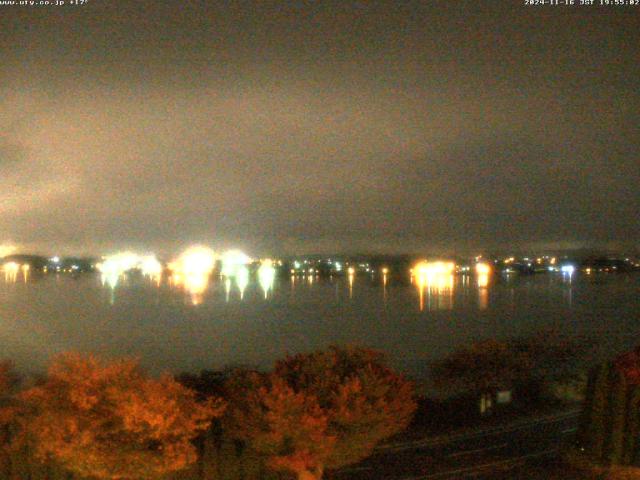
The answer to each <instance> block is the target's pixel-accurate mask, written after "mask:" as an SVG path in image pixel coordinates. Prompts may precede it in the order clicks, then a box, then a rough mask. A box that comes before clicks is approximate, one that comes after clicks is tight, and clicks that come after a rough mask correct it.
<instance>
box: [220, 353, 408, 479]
mask: <svg viewBox="0 0 640 480" xmlns="http://www.w3.org/2000/svg"><path fill="white" fill-rule="evenodd" d="M228 392H229V393H228V396H227V398H228V400H229V409H228V412H227V416H226V424H227V426H228V427H229V428H230V429H231V431H233V432H234V433H235V435H236V436H237V437H238V438H240V439H242V440H245V441H246V442H247V443H248V444H249V445H250V446H251V447H252V448H254V449H255V450H256V451H258V452H259V453H261V454H263V455H265V456H266V457H267V462H268V464H269V465H270V466H271V467H272V468H274V469H278V470H286V471H290V472H292V473H294V474H296V475H297V476H298V478H300V479H317V478H321V477H322V474H323V471H324V470H325V469H327V468H337V467H340V466H343V465H347V464H350V463H353V462H357V461H359V460H361V459H362V458H365V457H366V456H368V455H370V454H371V452H372V450H373V448H374V446H375V445H376V444H377V443H378V442H380V441H381V440H383V439H384V438H387V437H389V436H391V435H393V434H395V433H397V432H399V431H401V430H403V429H404V428H406V426H407V425H408V423H409V422H410V421H411V418H412V415H413V412H414V410H415V408H416V404H415V401H414V399H413V388H412V385H411V383H410V382H408V381H407V380H405V379H404V378H403V377H402V376H400V375H397V374H396V373H394V372H393V371H391V370H390V369H389V368H388V367H386V366H385V364H384V361H383V357H382V355H381V354H380V353H378V352H375V351H373V350H367V349H361V348H338V347H331V348H330V349H328V350H326V351H320V352H315V353H311V354H298V355H294V356H288V357H286V358H285V359H284V360H281V361H279V362H277V363H276V365H275V368H274V370H273V372H271V373H267V374H263V373H258V372H246V371H245V372H242V371H241V372H237V373H236V374H235V375H234V376H233V377H232V378H231V380H230V381H229V382H228Z"/></svg>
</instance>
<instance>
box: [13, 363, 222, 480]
mask: <svg viewBox="0 0 640 480" xmlns="http://www.w3.org/2000/svg"><path fill="white" fill-rule="evenodd" d="M21 400H22V401H23V404H24V406H25V421H24V422H23V423H24V429H25V432H26V437H27V439H28V441H30V442H32V443H33V447H34V450H35V452H36V455H37V456H38V457H39V458H41V459H47V460H48V459H53V460H55V461H56V462H58V463H60V464H61V465H62V466H64V467H66V468H67V469H69V470H70V471H72V472H75V473H78V474H80V475H86V476H90V477H94V478H100V479H109V480H125V479H126V480H133V479H136V480H137V479H145V478H155V477H157V476H159V475H162V474H164V473H166V472H171V471H175V470H179V469H182V468H184V467H185V466H187V465H188V464H190V463H191V462H193V461H194V460H195V458H196V452H195V449H194V447H193V445H192V444H191V440H192V439H193V438H194V437H195V436H196V435H197V434H198V432H200V431H202V430H204V429H206V428H207V427H208V426H209V424H210V421H211V419H212V418H213V417H215V416H219V415H220V414H221V413H222V410H223V405H222V402H221V401H219V400H216V399H209V400H207V401H206V402H198V401H197V400H196V398H195V394H194V393H193V392H192V391H191V390H189V389H187V388H185V387H184V386H182V385H180V384H179V383H178V382H176V381H175V380H173V379H172V378H171V377H170V376H168V375H165V376H162V377H161V378H160V379H157V380H156V379H152V378H149V377H147V376H146V375H145V374H144V372H142V371H141V369H140V368H139V366H138V363H137V361H135V360H129V359H124V360H117V361H113V362H105V361H103V360H101V359H99V358H97V357H94V356H91V355H87V356H85V355H81V354H77V353H67V354H63V355H60V356H59V357H57V359H56V360H55V361H54V362H53V363H52V364H51V366H50V367H49V370H48V374H47V376H46V378H45V379H44V381H43V382H42V383H41V384H40V385H37V386H35V387H33V388H31V389H29V390H27V391H25V392H23V393H22V394H21Z"/></svg>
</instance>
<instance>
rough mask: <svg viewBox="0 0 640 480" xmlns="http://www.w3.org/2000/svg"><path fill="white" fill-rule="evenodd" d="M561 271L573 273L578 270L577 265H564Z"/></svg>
mask: <svg viewBox="0 0 640 480" xmlns="http://www.w3.org/2000/svg"><path fill="white" fill-rule="evenodd" d="M560 271H561V272H562V273H566V274H568V275H573V272H575V271H576V267H574V266H573V265H563V266H562V267H561V268H560Z"/></svg>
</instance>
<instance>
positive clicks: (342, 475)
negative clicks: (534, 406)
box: [331, 410, 579, 480]
mask: <svg viewBox="0 0 640 480" xmlns="http://www.w3.org/2000/svg"><path fill="white" fill-rule="evenodd" d="M578 415H579V412H578V411H575V410H574V411H566V412H561V413H555V414H548V415H543V416H539V417H536V418H527V419H522V420H518V421H513V422H510V423H508V424H505V425H500V426H493V427H490V428H481V429H476V430H471V431H464V432H458V433H452V434H450V435H442V436H438V437H428V438H422V439H417V440H411V441H404V442H396V443H391V444H387V445H382V446H380V447H378V448H377V449H376V452H375V453H374V455H373V456H371V457H370V458H368V459H366V460H365V461H363V462H361V463H360V464H358V465H354V466H352V467H348V468H344V469H342V470H339V471H337V472H334V474H333V475H332V476H331V478H334V479H337V480H365V479H367V480H368V479H371V480H374V479H385V480H431V479H434V480H445V479H454V478H455V479H463V478H487V479H489V478H491V479H494V478H496V477H495V475H496V472H500V471H501V472H504V471H508V470H513V469H517V468H518V467H521V466H523V465H526V464H528V463H529V462H549V461H553V460H554V459H555V458H557V457H558V452H559V449H560V447H561V445H562V444H563V443H566V442H567V441H570V440H571V439H572V437H573V436H574V435H575V432H576V429H577V424H578Z"/></svg>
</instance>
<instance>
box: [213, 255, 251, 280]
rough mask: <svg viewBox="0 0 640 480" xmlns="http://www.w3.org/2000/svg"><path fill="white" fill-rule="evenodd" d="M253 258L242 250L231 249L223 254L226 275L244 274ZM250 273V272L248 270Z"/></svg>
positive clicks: (223, 273) (223, 271)
mask: <svg viewBox="0 0 640 480" xmlns="http://www.w3.org/2000/svg"><path fill="white" fill-rule="evenodd" d="M249 263H251V258H250V257H249V256H248V255H246V254H245V253H244V252H241V251H240V250H229V251H227V252H225V253H224V254H223V255H222V271H221V272H220V273H221V274H222V276H224V277H238V275H244V272H245V271H246V269H247V265H248V264H249ZM247 273H248V272H247Z"/></svg>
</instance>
